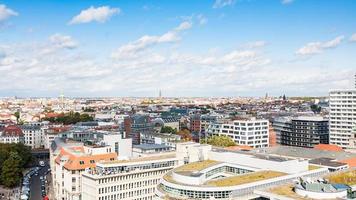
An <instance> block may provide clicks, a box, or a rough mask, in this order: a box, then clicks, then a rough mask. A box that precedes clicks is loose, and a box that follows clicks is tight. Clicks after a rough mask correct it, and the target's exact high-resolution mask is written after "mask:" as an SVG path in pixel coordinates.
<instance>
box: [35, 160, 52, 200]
mask: <svg viewBox="0 0 356 200" xmlns="http://www.w3.org/2000/svg"><path fill="white" fill-rule="evenodd" d="M48 168H49V166H48V165H46V166H44V167H41V169H40V170H38V175H37V176H35V175H34V176H33V177H32V178H31V185H30V191H31V193H30V200H42V199H43V197H42V192H41V180H40V177H41V176H43V177H44V176H46V172H47V170H48ZM47 186H48V184H46V190H47V189H48V188H47Z"/></svg>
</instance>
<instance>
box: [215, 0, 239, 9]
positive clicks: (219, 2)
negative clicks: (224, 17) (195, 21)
mask: <svg viewBox="0 0 356 200" xmlns="http://www.w3.org/2000/svg"><path fill="white" fill-rule="evenodd" d="M234 4H235V0H215V2H214V5H213V8H223V7H225V6H232V5H234Z"/></svg>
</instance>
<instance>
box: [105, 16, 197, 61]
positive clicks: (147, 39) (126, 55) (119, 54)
mask: <svg viewBox="0 0 356 200" xmlns="http://www.w3.org/2000/svg"><path fill="white" fill-rule="evenodd" d="M191 27H192V23H191V22H188V21H185V22H182V23H181V24H180V25H179V26H178V27H176V28H174V29H173V30H170V31H168V32H166V33H164V34H162V35H156V36H150V35H145V36H142V37H141V38H139V39H138V40H136V41H133V42H130V43H128V44H125V45H123V46H121V47H119V48H118V49H116V50H115V51H114V52H112V54H111V57H112V58H115V59H131V58H135V57H137V54H138V53H140V52H142V51H143V50H145V49H146V48H148V47H151V46H154V45H157V44H160V43H170V42H176V41H178V40H180V36H179V34H180V32H181V31H184V30H187V29H190V28H191Z"/></svg>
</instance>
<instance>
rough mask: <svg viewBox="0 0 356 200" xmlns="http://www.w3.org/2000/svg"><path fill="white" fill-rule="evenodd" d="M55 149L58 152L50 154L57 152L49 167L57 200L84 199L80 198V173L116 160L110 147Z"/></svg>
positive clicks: (79, 146) (61, 147)
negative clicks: (104, 162) (99, 163)
mask: <svg viewBox="0 0 356 200" xmlns="http://www.w3.org/2000/svg"><path fill="white" fill-rule="evenodd" d="M57 144H59V143H57ZM57 148H58V149H59V150H58V149H57V150H55V149H56V148H55V149H53V150H52V151H50V152H51V153H55V152H58V151H59V153H58V156H56V158H55V159H54V162H53V167H52V166H51V168H52V178H53V188H54V194H55V196H56V199H58V200H81V199H85V198H82V197H81V192H82V173H83V172H84V171H85V170H86V169H90V168H95V167H96V165H97V163H98V162H103V161H115V160H117V154H116V153H115V152H113V151H112V149H111V147H110V146H83V145H68V146H67V145H63V146H57ZM51 157H52V158H53V155H52V156H51ZM51 164H52V163H51Z"/></svg>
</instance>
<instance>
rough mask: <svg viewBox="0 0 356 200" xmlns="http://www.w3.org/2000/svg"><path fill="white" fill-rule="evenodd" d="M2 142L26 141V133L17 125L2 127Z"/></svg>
mask: <svg viewBox="0 0 356 200" xmlns="http://www.w3.org/2000/svg"><path fill="white" fill-rule="evenodd" d="M0 143H5V144H10V143H24V135H23V133H22V130H21V128H19V127H18V126H16V125H9V126H6V127H4V128H2V130H1V129H0Z"/></svg>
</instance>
